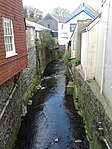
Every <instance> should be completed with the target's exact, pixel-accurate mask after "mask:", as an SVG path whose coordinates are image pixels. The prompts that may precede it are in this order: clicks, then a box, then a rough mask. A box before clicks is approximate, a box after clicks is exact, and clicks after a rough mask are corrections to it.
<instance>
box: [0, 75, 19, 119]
mask: <svg viewBox="0 0 112 149" xmlns="http://www.w3.org/2000/svg"><path fill="white" fill-rule="evenodd" d="M19 78H20V73H19V74H18V75H15V76H14V86H13V88H12V90H11V92H10V95H9V97H8V98H7V101H6V104H5V106H4V108H3V110H2V112H1V113H0V120H1V118H2V117H3V115H4V113H5V111H6V108H7V106H8V105H9V102H10V100H11V99H12V97H13V95H14V93H15V91H16V89H17V86H18V81H19Z"/></svg>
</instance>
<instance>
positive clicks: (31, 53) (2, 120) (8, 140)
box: [0, 47, 36, 149]
mask: <svg viewBox="0 0 112 149" xmlns="http://www.w3.org/2000/svg"><path fill="white" fill-rule="evenodd" d="M18 79H19V80H18ZM17 80H18V81H17ZM35 80H36V50H35V47H34V48H29V49H28V67H27V68H26V69H24V70H23V71H22V72H21V73H20V74H18V75H16V76H14V77H13V78H11V79H10V80H8V81H7V82H5V83H4V84H2V85H1V86H0V149H4V148H7V149H10V148H11V147H12V145H13V143H14V141H15V139H16V135H17V133H18V130H19V127H20V124H21V114H22V104H23V95H24V94H25V93H27V92H28V90H30V89H31V87H32V85H33V87H34V82H35ZM35 85H36V83H35ZM33 91H34V89H33V90H32V92H33ZM12 93H13V94H12ZM28 94H29V93H28ZM31 94H32V93H30V94H29V96H31ZM26 97H27V98H29V97H28V96H26Z"/></svg>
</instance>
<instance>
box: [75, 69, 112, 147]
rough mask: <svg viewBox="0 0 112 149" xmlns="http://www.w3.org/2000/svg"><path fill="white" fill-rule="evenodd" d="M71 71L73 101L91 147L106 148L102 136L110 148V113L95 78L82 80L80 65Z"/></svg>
mask: <svg viewBox="0 0 112 149" xmlns="http://www.w3.org/2000/svg"><path fill="white" fill-rule="evenodd" d="M73 73H74V78H75V91H74V103H75V105H76V107H77V108H78V110H79V113H80V114H81V115H82V116H83V118H84V122H85V124H86V130H87V135H88V139H89V141H90V146H91V149H106V148H107V147H105V145H104V143H103V141H101V140H102V139H103V138H105V139H106V140H107V142H108V144H109V146H110V148H112V117H110V115H109V112H110V113H111V115H112V112H111V109H110V110H109V107H108V106H107V107H105V105H106V104H107V103H106V100H105V98H104V96H103V95H101V94H100V92H99V88H98V86H97V84H96V82H95V80H89V81H84V78H83V73H82V72H81V68H80V67H77V68H76V69H74V68H73ZM102 101H104V103H103V102H102ZM99 128H101V129H100V130H99ZM102 128H103V130H102Z"/></svg>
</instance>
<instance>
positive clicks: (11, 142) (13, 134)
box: [5, 112, 21, 149]
mask: <svg viewBox="0 0 112 149" xmlns="http://www.w3.org/2000/svg"><path fill="white" fill-rule="evenodd" d="M20 114H21V112H20ZM20 114H19V115H20ZM20 126H21V115H20V116H19V119H18V121H17V122H16V124H15V127H14V129H13V130H12V132H11V133H10V135H9V137H8V138H9V139H8V142H7V144H6V147H5V149H12V148H13V147H14V142H15V140H16V138H17V134H18V132H19V129H20Z"/></svg>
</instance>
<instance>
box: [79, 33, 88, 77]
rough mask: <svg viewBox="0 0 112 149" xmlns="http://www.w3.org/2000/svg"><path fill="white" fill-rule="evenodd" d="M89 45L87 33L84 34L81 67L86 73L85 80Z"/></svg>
mask: <svg viewBox="0 0 112 149" xmlns="http://www.w3.org/2000/svg"><path fill="white" fill-rule="evenodd" d="M87 43H88V42H87V32H83V33H82V40H81V65H82V68H83V71H84V75H85V78H86V70H87Z"/></svg>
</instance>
